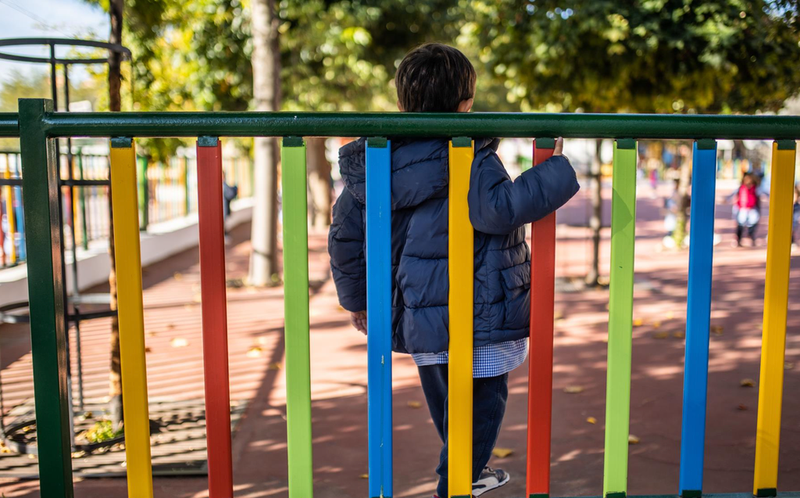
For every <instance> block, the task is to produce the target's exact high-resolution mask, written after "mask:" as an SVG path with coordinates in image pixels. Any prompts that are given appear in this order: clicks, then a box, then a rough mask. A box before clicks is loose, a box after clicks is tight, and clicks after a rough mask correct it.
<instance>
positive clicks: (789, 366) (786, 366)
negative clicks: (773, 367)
mask: <svg viewBox="0 0 800 498" xmlns="http://www.w3.org/2000/svg"><path fill="white" fill-rule="evenodd" d="M793 368H794V363H792V362H791V361H787V362H784V363H783V369H784V370H791V369H793Z"/></svg>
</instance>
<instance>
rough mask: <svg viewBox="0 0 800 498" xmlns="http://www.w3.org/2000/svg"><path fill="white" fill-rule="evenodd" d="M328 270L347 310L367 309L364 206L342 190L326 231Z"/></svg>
mask: <svg viewBox="0 0 800 498" xmlns="http://www.w3.org/2000/svg"><path fill="white" fill-rule="evenodd" d="M328 254H330V257H331V273H333V281H334V283H335V284H336V292H337V294H338V295H339V304H341V305H342V308H344V309H346V310H347V311H353V312H357V311H364V310H366V309H367V262H366V259H365V257H364V206H362V205H361V203H359V202H358V201H357V200H356V199H355V198H354V197H353V194H351V193H350V191H349V190H347V189H344V191H343V192H342V194H341V195H340V196H339V199H338V200H337V201H336V204H335V205H334V206H333V222H332V223H331V229H330V232H329V233H328Z"/></svg>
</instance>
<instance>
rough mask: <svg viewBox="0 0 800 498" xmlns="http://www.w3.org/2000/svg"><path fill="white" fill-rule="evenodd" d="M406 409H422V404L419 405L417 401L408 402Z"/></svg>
mask: <svg viewBox="0 0 800 498" xmlns="http://www.w3.org/2000/svg"><path fill="white" fill-rule="evenodd" d="M408 407H409V408H422V403H420V402H419V401H409V402H408Z"/></svg>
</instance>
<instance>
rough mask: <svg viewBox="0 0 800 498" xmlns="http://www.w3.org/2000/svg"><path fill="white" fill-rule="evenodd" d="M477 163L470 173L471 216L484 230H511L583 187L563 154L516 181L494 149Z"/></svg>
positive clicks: (536, 216) (532, 169)
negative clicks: (509, 174)
mask: <svg viewBox="0 0 800 498" xmlns="http://www.w3.org/2000/svg"><path fill="white" fill-rule="evenodd" d="M476 163H477V162H476ZM476 163H473V166H472V176H471V177H470V186H469V195H468V200H469V219H470V221H471V222H472V226H473V227H475V229H476V230H478V231H480V232H483V233H490V234H498V235H502V234H507V233H511V232H513V231H514V230H516V229H517V228H519V227H521V226H523V225H524V224H525V223H532V222H534V221H536V220H539V219H541V218H544V217H545V216H547V215H548V214H550V213H552V212H553V211H555V210H556V209H558V208H560V207H561V206H563V205H564V204H566V202H567V201H568V200H570V199H571V198H572V196H574V195H575V194H576V193H577V192H578V190H579V189H580V186H579V185H578V179H577V177H576V175H575V170H574V169H573V168H572V165H571V164H570V163H569V160H567V158H566V157H564V156H553V157H551V158H550V159H548V160H546V161H544V162H543V163H541V164H539V165H538V166H536V167H534V168H531V169H529V170H527V171H525V172H524V173H522V174H521V175H520V176H519V177H518V178H517V179H516V180H514V181H511V178H510V177H509V176H508V173H507V172H506V170H505V168H504V167H503V164H502V163H501V162H500V158H499V157H498V156H497V154H496V153H495V152H494V151H491V152H490V153H489V155H488V156H486V157H485V158H484V159H483V160H481V161H480V163H479V164H476Z"/></svg>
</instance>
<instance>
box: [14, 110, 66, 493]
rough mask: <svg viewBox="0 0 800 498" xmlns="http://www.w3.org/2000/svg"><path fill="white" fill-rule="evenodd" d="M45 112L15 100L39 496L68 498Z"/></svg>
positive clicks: (59, 292)
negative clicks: (37, 448)
mask: <svg viewBox="0 0 800 498" xmlns="http://www.w3.org/2000/svg"><path fill="white" fill-rule="evenodd" d="M50 112H53V101H52V100H44V99H20V101H19V123H20V150H21V153H22V154H21V155H22V188H23V191H24V192H25V195H24V197H23V207H24V212H25V230H26V243H27V249H28V251H27V252H28V294H29V296H30V297H29V299H30V317H31V354H32V356H33V385H34V399H35V402H36V431H37V441H38V445H39V476H40V478H39V485H40V487H41V496H42V497H43V498H62V497H67V498H71V497H72V496H73V491H72V461H71V460H70V447H71V441H70V428H69V421H70V413H69V412H70V410H71V405H70V400H69V397H68V394H69V393H68V390H67V334H66V330H65V329H64V323H65V322H64V301H63V296H64V294H63V287H64V283H63V281H62V279H61V277H62V274H61V251H60V250H59V248H60V247H61V245H62V243H63V241H62V240H61V230H60V229H59V209H58V198H59V186H58V179H59V171H58V161H57V160H56V148H55V142H54V140H53V139H52V138H48V137H47V134H46V132H45V130H44V128H43V123H42V120H43V118H44V117H45V115H46V114H47V113H50Z"/></svg>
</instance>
